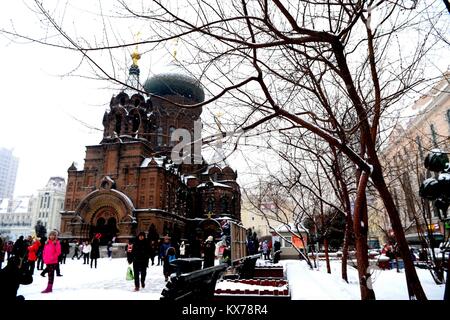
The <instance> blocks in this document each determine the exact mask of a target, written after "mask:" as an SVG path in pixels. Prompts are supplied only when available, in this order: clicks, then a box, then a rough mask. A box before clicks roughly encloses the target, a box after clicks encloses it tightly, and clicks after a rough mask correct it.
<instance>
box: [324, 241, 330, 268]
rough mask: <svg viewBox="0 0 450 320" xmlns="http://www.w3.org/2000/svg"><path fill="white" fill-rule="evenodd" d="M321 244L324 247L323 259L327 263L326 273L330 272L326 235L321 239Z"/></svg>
mask: <svg viewBox="0 0 450 320" xmlns="http://www.w3.org/2000/svg"><path fill="white" fill-rule="evenodd" d="M323 246H324V248H325V261H326V263H327V273H331V266H330V256H329V255H328V239H327V238H326V237H325V238H324V240H323Z"/></svg>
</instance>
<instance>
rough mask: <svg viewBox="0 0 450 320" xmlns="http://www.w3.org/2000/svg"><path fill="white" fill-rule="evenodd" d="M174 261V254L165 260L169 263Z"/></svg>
mask: <svg viewBox="0 0 450 320" xmlns="http://www.w3.org/2000/svg"><path fill="white" fill-rule="evenodd" d="M175 259H176V256H175V255H174V254H173V255H170V256H167V260H169V263H170V262H172V261H173V260H175Z"/></svg>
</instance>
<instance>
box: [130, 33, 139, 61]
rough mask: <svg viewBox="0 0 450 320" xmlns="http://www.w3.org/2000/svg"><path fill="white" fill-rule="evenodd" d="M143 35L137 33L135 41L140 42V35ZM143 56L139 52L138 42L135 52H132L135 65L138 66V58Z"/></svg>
mask: <svg viewBox="0 0 450 320" xmlns="http://www.w3.org/2000/svg"><path fill="white" fill-rule="evenodd" d="M140 35H141V33H140V32H138V33H136V35H135V36H134V39H135V42H139V36H140ZM140 58H141V55H140V54H139V52H138V45H137V44H136V48H135V49H134V51H133V53H132V54H131V59H133V65H135V66H137V62H138V60H139V59H140Z"/></svg>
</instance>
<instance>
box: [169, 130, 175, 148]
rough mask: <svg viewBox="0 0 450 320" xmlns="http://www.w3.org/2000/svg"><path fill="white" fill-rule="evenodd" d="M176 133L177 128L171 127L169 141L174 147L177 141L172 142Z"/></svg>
mask: <svg viewBox="0 0 450 320" xmlns="http://www.w3.org/2000/svg"><path fill="white" fill-rule="evenodd" d="M174 131H175V127H170V128H169V141H170V145H171V146H174V145H175V143H176V141H175V140H172V134H173V132H174Z"/></svg>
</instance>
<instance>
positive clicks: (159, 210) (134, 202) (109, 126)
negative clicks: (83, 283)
mask: <svg viewBox="0 0 450 320" xmlns="http://www.w3.org/2000/svg"><path fill="white" fill-rule="evenodd" d="M131 57H132V60H133V63H132V65H131V67H130V69H129V77H128V80H127V86H126V88H124V89H123V90H122V91H121V92H119V94H117V95H116V96H113V97H112V99H111V101H110V105H109V110H106V111H105V113H104V116H103V121H102V124H103V128H104V129H103V138H102V140H101V141H100V143H99V144H98V145H92V146H87V147H86V156H85V162H84V167H83V169H82V170H79V169H78V168H76V167H75V165H74V164H72V165H71V166H70V167H69V169H68V179H67V189H66V199H65V205H64V210H63V211H61V237H62V238H68V239H88V240H90V239H92V238H93V236H94V235H95V234H97V233H100V234H101V235H102V237H101V239H100V240H101V242H102V243H106V242H107V241H109V240H111V239H112V238H113V237H115V239H116V241H118V242H127V241H128V239H130V238H132V237H134V236H135V235H136V234H137V233H138V232H140V231H145V232H150V233H152V234H156V235H159V236H160V237H161V236H162V235H165V234H169V235H170V236H171V237H172V239H173V241H178V240H179V239H182V238H185V237H187V233H189V232H188V231H187V230H188V229H189V230H192V229H191V228H193V227H194V228H195V223H194V224H193V221H197V219H198V218H199V217H203V218H204V217H206V216H207V215H208V217H211V215H213V216H214V217H220V216H226V217H227V218H232V219H235V220H240V190H239V185H238V184H237V183H236V178H237V173H236V172H234V171H233V170H232V169H231V168H230V167H226V168H223V170H222V169H221V168H216V167H214V168H212V166H208V164H207V163H206V162H205V161H202V163H201V164H194V161H191V164H184V163H183V164H180V165H177V164H175V163H173V162H172V160H171V159H170V156H171V150H172V147H173V146H174V145H175V143H174V142H173V141H171V140H170V137H171V134H172V132H173V131H174V130H175V129H177V128H183V129H186V130H188V131H189V132H191V133H192V134H194V123H195V121H197V120H199V119H200V115H201V113H202V108H201V107H192V108H180V107H177V106H176V105H174V104H173V103H172V102H175V103H180V104H185V105H195V104H198V103H200V102H203V101H204V99H205V95H204V91H203V88H202V86H201V85H200V83H199V82H198V81H197V80H196V79H195V78H193V77H191V76H189V75H186V74H183V73H180V72H166V73H163V74H158V75H155V76H152V77H150V78H149V79H148V80H147V81H146V82H145V83H144V85H143V86H142V85H141V84H140V82H139V74H140V71H139V67H138V60H139V59H140V55H139V53H137V51H135V52H134V53H133V54H132V55H131ZM136 88H137V89H138V90H136ZM144 90H145V92H146V93H149V94H151V95H152V98H151V99H146V98H144V96H143V95H142V94H141V92H144ZM200 157H201V155H200ZM192 160H193V159H192ZM218 172H219V174H218ZM217 179H222V180H223V181H222V182H220V181H216V180H217ZM214 181H216V182H214ZM207 182H209V183H207ZM213 182H214V183H213ZM219 182H220V183H219ZM206 183H207V184H206ZM216 198H217V199H216ZM206 204H208V205H206ZM150 230H151V231H150ZM155 231H156V232H155ZM155 240H156V239H155Z"/></svg>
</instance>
